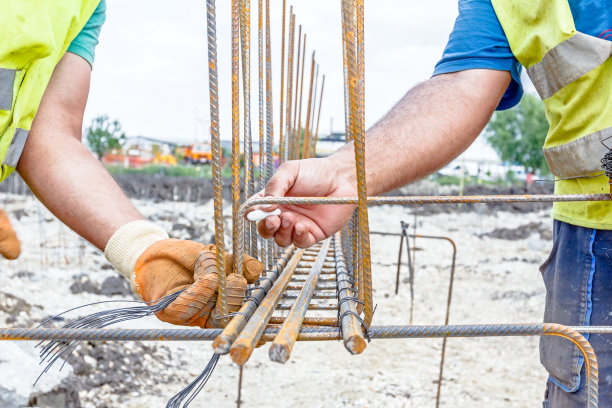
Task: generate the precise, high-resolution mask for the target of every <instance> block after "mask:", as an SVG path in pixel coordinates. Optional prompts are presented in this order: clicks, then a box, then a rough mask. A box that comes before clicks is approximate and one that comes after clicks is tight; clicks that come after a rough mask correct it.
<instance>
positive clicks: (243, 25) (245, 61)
mask: <svg viewBox="0 0 612 408" xmlns="http://www.w3.org/2000/svg"><path fill="white" fill-rule="evenodd" d="M240 46H241V47H240V49H241V58H242V89H243V97H242V99H243V116H244V117H243V120H244V166H245V167H244V190H245V194H244V196H245V199H246V200H248V199H249V198H251V196H252V195H253V193H254V192H255V174H254V168H253V136H252V134H251V0H240ZM256 234H257V227H256V225H254V224H252V225H250V228H249V237H248V242H247V251H248V253H249V255H251V256H257V239H256Z"/></svg>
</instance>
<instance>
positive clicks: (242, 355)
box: [229, 339, 253, 365]
mask: <svg viewBox="0 0 612 408" xmlns="http://www.w3.org/2000/svg"><path fill="white" fill-rule="evenodd" d="M229 354H230V357H231V358H232V361H233V362H234V363H236V364H238V365H243V364H244V363H246V362H247V361H249V357H251V354H253V346H251V344H250V343H249V342H248V341H246V340H244V339H239V340H236V342H235V343H234V344H233V345H232V347H231V348H230V351H229Z"/></svg>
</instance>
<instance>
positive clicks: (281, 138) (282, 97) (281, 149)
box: [278, 0, 287, 164]
mask: <svg viewBox="0 0 612 408" xmlns="http://www.w3.org/2000/svg"><path fill="white" fill-rule="evenodd" d="M286 3H287V0H283V24H282V42H281V77H280V80H281V85H280V108H279V114H280V124H279V128H278V160H279V164H280V163H282V162H283V154H284V134H283V131H284V123H285V122H284V116H283V115H284V114H285V112H284V109H283V107H284V106H285V22H286V17H285V8H286V6H287V4H286Z"/></svg>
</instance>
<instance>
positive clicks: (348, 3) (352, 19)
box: [343, 0, 373, 326]
mask: <svg viewBox="0 0 612 408" xmlns="http://www.w3.org/2000/svg"><path fill="white" fill-rule="evenodd" d="M343 5H344V9H345V11H346V15H347V16H349V18H347V19H346V21H347V23H348V29H347V34H348V60H349V79H350V81H349V89H350V92H349V99H350V102H351V109H350V115H351V116H353V120H352V121H351V125H352V128H353V129H352V133H353V138H354V148H355V164H356V170H357V192H358V197H359V204H358V214H359V244H360V254H361V262H360V263H361V264H362V265H363V287H364V292H365V293H364V301H365V317H364V322H365V325H366V326H369V325H370V324H371V322H372V314H373V304H372V275H371V265H370V240H369V225H368V208H367V188H366V174H365V110H364V98H365V87H364V85H365V84H364V68H365V67H364V61H363V57H364V54H363V51H364V50H363V23H364V22H363V0H343Z"/></svg>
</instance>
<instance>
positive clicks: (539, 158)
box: [485, 94, 549, 174]
mask: <svg viewBox="0 0 612 408" xmlns="http://www.w3.org/2000/svg"><path fill="white" fill-rule="evenodd" d="M548 127H549V125H548V120H547V119H546V113H545V110H544V104H543V103H542V101H540V100H539V99H538V98H537V97H536V96H533V95H530V94H525V95H524V96H523V99H522V100H521V102H520V103H519V104H518V105H517V106H515V107H514V108H512V109H509V110H506V111H501V112H496V113H495V115H493V118H492V119H491V121H490V122H489V124H488V125H487V127H486V130H485V135H486V138H487V141H488V142H489V143H490V144H491V146H493V148H494V149H495V151H496V152H497V153H498V154H499V156H500V158H501V159H502V160H503V161H505V162H509V163H512V164H518V165H520V166H523V167H524V168H525V171H526V172H532V173H536V172H538V173H539V174H547V173H549V170H548V166H547V164H546V159H545V158H544V154H543V153H542V145H543V144H544V139H546V135H547V133H548Z"/></svg>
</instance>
